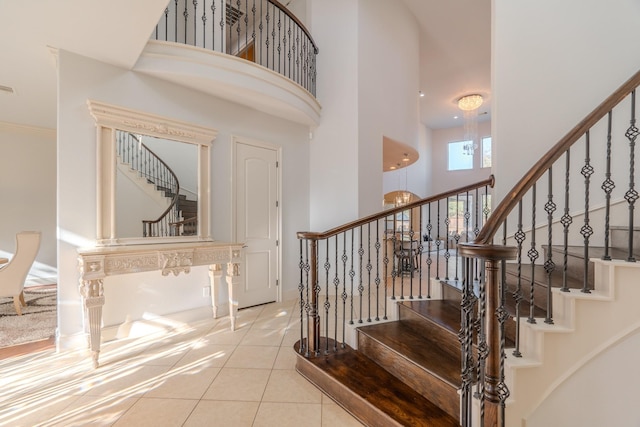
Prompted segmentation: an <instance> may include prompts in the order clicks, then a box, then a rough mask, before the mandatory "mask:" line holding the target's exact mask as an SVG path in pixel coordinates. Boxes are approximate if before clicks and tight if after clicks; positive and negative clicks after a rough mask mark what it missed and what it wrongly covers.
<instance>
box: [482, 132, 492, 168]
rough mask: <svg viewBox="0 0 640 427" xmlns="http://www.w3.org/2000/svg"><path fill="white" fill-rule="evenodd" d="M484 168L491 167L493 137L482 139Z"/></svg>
mask: <svg viewBox="0 0 640 427" xmlns="http://www.w3.org/2000/svg"><path fill="white" fill-rule="evenodd" d="M482 167H483V168H490V167H491V137H490V136H485V137H484V138H482Z"/></svg>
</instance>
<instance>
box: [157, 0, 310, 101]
mask: <svg viewBox="0 0 640 427" xmlns="http://www.w3.org/2000/svg"><path fill="white" fill-rule="evenodd" d="M151 37H152V38H154V39H155V40H160V41H169V42H175V43H183V44H187V45H190V46H196V47H200V48H203V49H210V50H213V51H215V52H222V53H226V54H228V55H233V56H237V57H239V58H243V59H246V60H248V61H252V62H255V63H256V64H259V65H261V66H263V67H266V68H268V69H270V70H273V71H275V72H277V73H280V74H282V75H283V76H285V77H287V78H289V79H290V80H292V81H294V82H296V83H297V84H299V85H300V86H302V87H303V88H305V89H306V90H307V91H309V92H310V93H311V94H312V95H313V96H315V95H316V55H317V54H318V47H317V46H316V44H315V43H314V41H313V38H312V37H311V35H310V34H309V31H307V29H306V28H305V27H304V25H303V24H302V23H301V22H300V21H299V20H298V19H297V18H296V17H295V16H294V15H293V14H292V13H291V12H290V11H289V10H287V8H286V7H284V6H283V5H282V4H280V3H279V2H277V1H276V0H171V1H170V2H169V4H168V5H167V7H166V8H165V10H164V14H163V16H162V17H161V18H160V22H158V25H157V26H156V29H155V31H154V33H153V34H152V36H151Z"/></svg>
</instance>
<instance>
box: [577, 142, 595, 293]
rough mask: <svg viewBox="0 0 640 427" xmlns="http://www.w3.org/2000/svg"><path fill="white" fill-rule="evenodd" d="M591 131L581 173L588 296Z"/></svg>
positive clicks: (591, 172)
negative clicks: (582, 180)
mask: <svg viewBox="0 0 640 427" xmlns="http://www.w3.org/2000/svg"><path fill="white" fill-rule="evenodd" d="M589 144H590V141H589V131H587V133H586V134H585V159H584V166H583V167H582V169H581V170H580V173H581V174H582V176H583V177H584V188H585V190H584V208H585V210H584V224H583V225H582V227H581V228H580V234H581V235H582V238H583V241H584V266H583V276H584V278H583V284H582V292H584V293H586V294H588V293H591V291H590V290H589V282H588V279H589V274H588V273H589V238H590V237H591V236H592V235H593V228H592V227H591V225H590V224H589V189H590V188H591V175H593V172H594V170H593V166H591V158H590V151H589V150H590V147H589Z"/></svg>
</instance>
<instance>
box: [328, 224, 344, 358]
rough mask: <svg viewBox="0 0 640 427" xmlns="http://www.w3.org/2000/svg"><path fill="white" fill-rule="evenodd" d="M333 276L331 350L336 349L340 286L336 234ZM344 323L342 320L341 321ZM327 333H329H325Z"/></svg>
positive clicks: (336, 237) (336, 238) (336, 239)
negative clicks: (333, 295) (333, 298)
mask: <svg viewBox="0 0 640 427" xmlns="http://www.w3.org/2000/svg"><path fill="white" fill-rule="evenodd" d="M335 245H336V247H335V250H334V252H335V263H334V266H335V267H334V269H335V276H334V277H333V286H334V292H335V294H336V297H335V303H334V305H333V321H334V331H333V332H334V334H333V338H334V339H333V351H334V352H336V351H337V350H338V293H339V292H338V288H339V287H340V277H339V276H338V234H336V236H335ZM343 323H344V322H343ZM327 335H329V333H327Z"/></svg>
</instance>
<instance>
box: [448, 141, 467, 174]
mask: <svg viewBox="0 0 640 427" xmlns="http://www.w3.org/2000/svg"><path fill="white" fill-rule="evenodd" d="M472 144H473V143H472V141H458V142H450V143H449V163H448V170H450V171H457V170H466V169H473V151H472V150H469V149H468V148H467V147H469V146H470V145H472Z"/></svg>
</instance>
